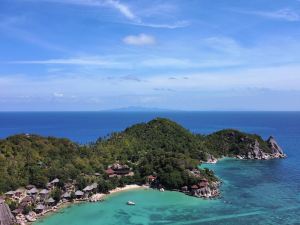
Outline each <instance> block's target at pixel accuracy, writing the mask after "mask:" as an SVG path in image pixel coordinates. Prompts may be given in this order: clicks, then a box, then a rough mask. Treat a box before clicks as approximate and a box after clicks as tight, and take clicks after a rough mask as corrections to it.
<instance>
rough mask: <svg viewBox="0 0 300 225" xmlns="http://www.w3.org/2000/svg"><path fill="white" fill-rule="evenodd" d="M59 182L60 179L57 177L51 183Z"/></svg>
mask: <svg viewBox="0 0 300 225" xmlns="http://www.w3.org/2000/svg"><path fill="white" fill-rule="evenodd" d="M58 182H59V179H58V178H55V179H54V180H53V181H51V182H50V183H51V184H55V183H58Z"/></svg>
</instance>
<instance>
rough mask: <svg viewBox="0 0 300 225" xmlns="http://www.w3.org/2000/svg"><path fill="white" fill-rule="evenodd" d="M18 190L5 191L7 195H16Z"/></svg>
mask: <svg viewBox="0 0 300 225" xmlns="http://www.w3.org/2000/svg"><path fill="white" fill-rule="evenodd" d="M15 193H16V192H15V191H8V192H6V193H5V195H14V194H15Z"/></svg>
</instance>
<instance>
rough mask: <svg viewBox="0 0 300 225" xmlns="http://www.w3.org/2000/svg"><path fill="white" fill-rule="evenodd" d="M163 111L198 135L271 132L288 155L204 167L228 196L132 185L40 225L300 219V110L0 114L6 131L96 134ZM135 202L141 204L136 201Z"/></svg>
mask: <svg viewBox="0 0 300 225" xmlns="http://www.w3.org/2000/svg"><path fill="white" fill-rule="evenodd" d="M157 116H160V117H167V118H170V119H173V120H175V121H177V122H179V123H180V124H182V125H183V126H185V127H186V128H188V129H190V130H191V131H193V132H196V133H210V132H213V131H215V130H219V129H222V128H236V129H239V130H242V131H247V132H251V133H257V134H259V135H262V136H263V137H264V138H267V137H268V136H269V135H274V136H275V137H276V139H277V140H278V142H279V144H280V145H281V146H282V147H283V149H284V150H285V152H286V153H287V154H288V158H287V159H284V160H271V161H240V160H232V159H226V160H222V161H220V162H219V163H217V164H216V165H205V166H208V167H210V168H211V169H213V170H215V172H216V174H217V175H218V176H219V177H221V178H222V180H223V185H222V198H221V199H218V200H202V199H197V198H193V197H189V196H185V195H183V194H181V193H176V192H164V193H161V192H158V191H154V190H147V191H142V190H139V191H129V192H125V193H121V194H116V195H113V196H110V197H109V198H108V199H107V200H106V201H105V202H101V203H90V204H89V203H88V204H82V205H76V206H73V207H71V208H67V209H64V210H62V211H61V212H59V213H57V214H54V215H52V216H49V217H47V218H45V219H43V220H41V221H38V222H37V223H35V225H69V224H71V225H96V224H97V225H125V224H126V225H127V224H134V225H138V224H139V225H144V224H145V225H146V224H149V225H156V224H157V225H159V224H170V225H171V224H172V225H173V224H174V225H176V224H178V225H181V224H187V225H196V224H212V225H217V224H218V225H231V224H236V225H248V224H249V225H252V224H253V225H269V224H286V225H291V224H292V225H294V224H300V113H299V112H294V113H287V112H274V113H271V112H202V113H201V112H193V113H186V112H180V113H96V112H94V113H84V112H82V113H67V112H65V113H0V124H1V128H0V137H5V136H7V135H10V134H15V133H22V132H24V133H37V134H43V135H53V136H63V137H69V138H71V139H73V140H75V141H78V142H87V141H90V140H95V139H96V137H98V136H103V135H105V134H107V133H109V132H111V131H116V130H122V129H124V128H125V127H127V126H129V125H131V124H134V123H137V122H142V121H148V120H150V119H153V118H155V117H157ZM128 200H132V201H135V202H136V203H137V205H136V206H134V207H129V206H127V205H126V204H125V203H126V202H127V201H128Z"/></svg>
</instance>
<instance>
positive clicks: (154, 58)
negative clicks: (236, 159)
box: [0, 0, 300, 111]
mask: <svg viewBox="0 0 300 225" xmlns="http://www.w3.org/2000/svg"><path fill="white" fill-rule="evenodd" d="M299 99H300V0H251V1H246V0H226V1H224V0H213V1H212V0H165V1H162V0H152V1H149V0H131V1H129V0H126V1H125V0H124V1H123V0H1V1H0V110H1V111H37V110H45V111H50V110H102V109H111V108H122V107H128V106H141V107H155V108H169V109H181V110H300V100H299Z"/></svg>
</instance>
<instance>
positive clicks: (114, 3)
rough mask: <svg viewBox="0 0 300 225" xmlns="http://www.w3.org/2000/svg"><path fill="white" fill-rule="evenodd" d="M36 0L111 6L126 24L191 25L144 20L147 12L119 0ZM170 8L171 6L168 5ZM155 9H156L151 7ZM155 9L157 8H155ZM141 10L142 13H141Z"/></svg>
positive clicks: (147, 25)
mask: <svg viewBox="0 0 300 225" xmlns="http://www.w3.org/2000/svg"><path fill="white" fill-rule="evenodd" d="M31 1H35V2H42V1H43V2H50V3H59V4H69V5H81V6H91V7H110V8H113V9H115V10H117V11H119V12H120V13H121V14H122V15H123V16H125V17H126V18H127V19H128V20H129V21H130V22H124V21H123V22H121V23H126V24H131V25H135V26H143V27H151V28H165V29H176V28H183V27H187V26H189V22H188V21H185V20H181V21H176V22H174V23H151V22H144V21H143V20H142V17H143V16H145V15H144V14H145V12H144V11H143V10H140V11H138V12H134V11H133V10H132V9H131V8H130V6H129V5H128V4H125V3H123V2H121V1H118V0H31ZM165 7H166V6H165V5H161V6H156V8H155V9H157V8H165ZM168 7H169V8H170V6H168ZM151 10H154V9H151ZM154 11H155V10H154ZM139 12H140V13H139Z"/></svg>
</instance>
